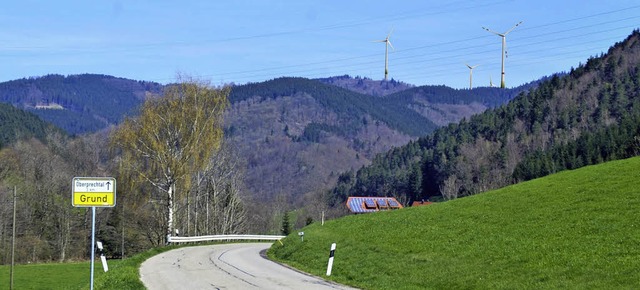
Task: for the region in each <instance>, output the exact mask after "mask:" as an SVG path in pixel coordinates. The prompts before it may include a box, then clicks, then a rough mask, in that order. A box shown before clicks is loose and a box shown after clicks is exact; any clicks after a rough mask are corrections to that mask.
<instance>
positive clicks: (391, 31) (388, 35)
mask: <svg viewBox="0 0 640 290" xmlns="http://www.w3.org/2000/svg"><path fill="white" fill-rule="evenodd" d="M393 29H394V27H391V30H390V31H389V34H387V39H389V37H390V36H391V33H393Z"/></svg>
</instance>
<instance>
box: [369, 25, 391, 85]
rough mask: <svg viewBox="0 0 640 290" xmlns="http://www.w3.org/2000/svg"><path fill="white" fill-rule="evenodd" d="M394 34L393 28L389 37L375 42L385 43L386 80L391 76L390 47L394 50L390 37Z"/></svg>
mask: <svg viewBox="0 0 640 290" xmlns="http://www.w3.org/2000/svg"><path fill="white" fill-rule="evenodd" d="M392 32H393V28H392V29H391V31H389V34H387V37H386V38H385V39H383V40H376V41H374V42H384V80H385V81H386V80H387V77H388V75H389V46H391V49H394V48H393V45H391V41H389V37H390V36H391V33H392Z"/></svg>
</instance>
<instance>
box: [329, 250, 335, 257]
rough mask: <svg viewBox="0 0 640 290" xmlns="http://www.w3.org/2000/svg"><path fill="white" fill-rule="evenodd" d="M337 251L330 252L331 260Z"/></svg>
mask: <svg viewBox="0 0 640 290" xmlns="http://www.w3.org/2000/svg"><path fill="white" fill-rule="evenodd" d="M335 252H336V250H331V252H329V258H333V255H334V254H335Z"/></svg>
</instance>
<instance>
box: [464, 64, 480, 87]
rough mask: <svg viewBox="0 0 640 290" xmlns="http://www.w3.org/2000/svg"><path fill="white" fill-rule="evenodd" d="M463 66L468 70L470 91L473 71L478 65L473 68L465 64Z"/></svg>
mask: <svg viewBox="0 0 640 290" xmlns="http://www.w3.org/2000/svg"><path fill="white" fill-rule="evenodd" d="M465 65H467V67H468V68H469V89H472V88H473V86H472V84H473V69H474V68H476V67H478V66H479V64H476V65H474V66H470V65H468V64H466V63H465Z"/></svg>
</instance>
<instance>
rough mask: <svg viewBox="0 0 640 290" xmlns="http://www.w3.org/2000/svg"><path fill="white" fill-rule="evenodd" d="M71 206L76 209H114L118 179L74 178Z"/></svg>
mask: <svg viewBox="0 0 640 290" xmlns="http://www.w3.org/2000/svg"><path fill="white" fill-rule="evenodd" d="M72 188H73V190H72V193H71V204H72V205H73V206H74V207H92V206H95V207H114V206H115V205H116V179H115V178H113V177H75V178H73V185H72Z"/></svg>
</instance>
